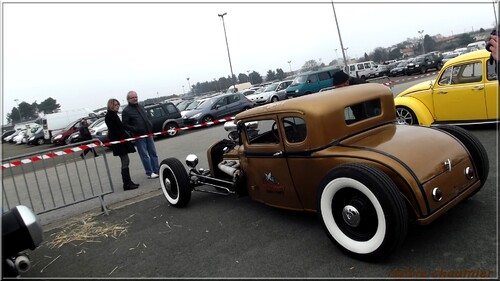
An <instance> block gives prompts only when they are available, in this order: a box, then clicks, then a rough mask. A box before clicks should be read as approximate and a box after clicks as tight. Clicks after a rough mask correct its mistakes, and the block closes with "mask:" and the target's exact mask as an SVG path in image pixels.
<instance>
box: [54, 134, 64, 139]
mask: <svg viewBox="0 0 500 281" xmlns="http://www.w3.org/2000/svg"><path fill="white" fill-rule="evenodd" d="M60 138H62V135H57V136H55V137H54V140H58V139H60Z"/></svg>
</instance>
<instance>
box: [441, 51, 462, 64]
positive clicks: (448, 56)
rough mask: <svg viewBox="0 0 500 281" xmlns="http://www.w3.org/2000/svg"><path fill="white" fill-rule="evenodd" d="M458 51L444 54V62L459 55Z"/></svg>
mask: <svg viewBox="0 0 500 281" xmlns="http://www.w3.org/2000/svg"><path fill="white" fill-rule="evenodd" d="M458 55H459V54H458V53H453V52H451V53H448V54H445V55H444V56H443V64H445V63H446V62H447V61H449V60H451V59H452V58H456V57H458Z"/></svg>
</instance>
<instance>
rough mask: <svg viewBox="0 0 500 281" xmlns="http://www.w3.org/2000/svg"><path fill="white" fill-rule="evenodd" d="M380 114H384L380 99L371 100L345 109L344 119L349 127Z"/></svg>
mask: <svg viewBox="0 0 500 281" xmlns="http://www.w3.org/2000/svg"><path fill="white" fill-rule="evenodd" d="M380 114H382V107H381V105H380V99H374V100H369V101H366V102H362V103H358V104H354V105H351V106H347V107H345V108H344V118H345V122H346V124H348V125H349V124H353V123H357V122H359V121H362V120H365V119H368V118H371V117H374V116H378V115H380Z"/></svg>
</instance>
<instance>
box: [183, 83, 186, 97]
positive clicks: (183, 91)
mask: <svg viewBox="0 0 500 281" xmlns="http://www.w3.org/2000/svg"><path fill="white" fill-rule="evenodd" d="M182 94H183V95H185V94H186V92H185V91H184V85H182Z"/></svg>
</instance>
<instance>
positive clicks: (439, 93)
mask: <svg viewBox="0 0 500 281" xmlns="http://www.w3.org/2000/svg"><path fill="white" fill-rule="evenodd" d="M447 93H448V92H443V91H441V92H437V93H436V94H438V95H446V94H447Z"/></svg>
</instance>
